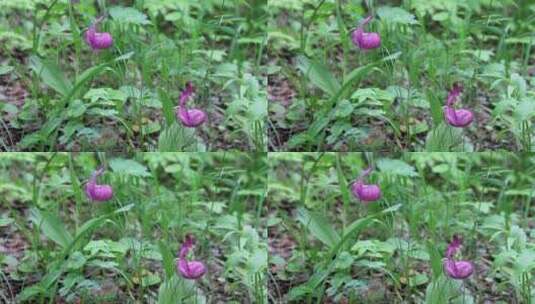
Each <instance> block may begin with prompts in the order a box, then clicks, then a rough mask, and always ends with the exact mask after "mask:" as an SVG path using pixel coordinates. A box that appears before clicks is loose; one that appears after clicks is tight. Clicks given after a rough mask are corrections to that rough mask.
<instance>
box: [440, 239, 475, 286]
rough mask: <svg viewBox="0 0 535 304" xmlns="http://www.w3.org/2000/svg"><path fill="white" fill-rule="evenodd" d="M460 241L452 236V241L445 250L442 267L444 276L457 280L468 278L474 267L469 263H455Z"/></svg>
mask: <svg viewBox="0 0 535 304" xmlns="http://www.w3.org/2000/svg"><path fill="white" fill-rule="evenodd" d="M461 245H462V240H461V239H460V238H459V237H458V236H456V235H454V236H453V240H452V241H451V243H450V244H449V245H448V249H446V259H445V260H444V263H443V267H444V270H445V271H446V274H447V275H448V276H449V277H450V278H452V279H457V280H463V279H466V278H468V277H469V276H470V275H472V273H473V272H474V265H473V264H472V262H470V261H464V260H462V261H456V260H455V259H454V256H455V254H456V253H457V252H458V251H459V250H460V248H461Z"/></svg>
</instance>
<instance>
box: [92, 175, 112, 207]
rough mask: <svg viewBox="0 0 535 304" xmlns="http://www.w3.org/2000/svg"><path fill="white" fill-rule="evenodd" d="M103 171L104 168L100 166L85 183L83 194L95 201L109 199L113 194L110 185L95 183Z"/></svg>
mask: <svg viewBox="0 0 535 304" xmlns="http://www.w3.org/2000/svg"><path fill="white" fill-rule="evenodd" d="M103 172H104V168H100V169H98V170H97V171H95V172H93V174H92V175H91V178H90V179H89V181H88V182H87V184H86V185H85V194H86V195H87V197H88V198H89V199H90V200H92V201H95V202H105V201H108V200H110V199H111V198H112V196H113V189H112V188H111V186H110V185H99V184H97V177H99V176H100V175H101V174H102V173H103Z"/></svg>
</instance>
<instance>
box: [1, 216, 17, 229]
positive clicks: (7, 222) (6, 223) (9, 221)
mask: <svg viewBox="0 0 535 304" xmlns="http://www.w3.org/2000/svg"><path fill="white" fill-rule="evenodd" d="M13 222H15V220H14V219H12V218H9V217H7V218H0V227H4V226H9V225H11V224H12V223H13Z"/></svg>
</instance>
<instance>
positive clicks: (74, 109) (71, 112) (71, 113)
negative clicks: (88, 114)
mask: <svg viewBox="0 0 535 304" xmlns="http://www.w3.org/2000/svg"><path fill="white" fill-rule="evenodd" d="M85 110H87V107H86V105H85V104H84V103H83V102H82V101H81V100H80V99H76V100H75V101H73V102H72V103H71V104H70V105H69V108H68V109H67V116H68V117H71V118H76V117H80V116H82V115H84V113H85Z"/></svg>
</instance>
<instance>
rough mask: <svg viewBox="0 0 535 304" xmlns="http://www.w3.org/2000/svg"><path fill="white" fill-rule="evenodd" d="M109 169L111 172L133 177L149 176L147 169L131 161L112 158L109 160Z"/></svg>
mask: <svg viewBox="0 0 535 304" xmlns="http://www.w3.org/2000/svg"><path fill="white" fill-rule="evenodd" d="M110 168H111V169H112V170H113V172H118V173H123V174H127V175H134V176H141V177H145V176H150V173H149V172H148V171H147V167H145V166H144V165H142V164H140V163H138V162H137V161H135V160H132V159H123V158H114V159H112V160H110Z"/></svg>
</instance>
